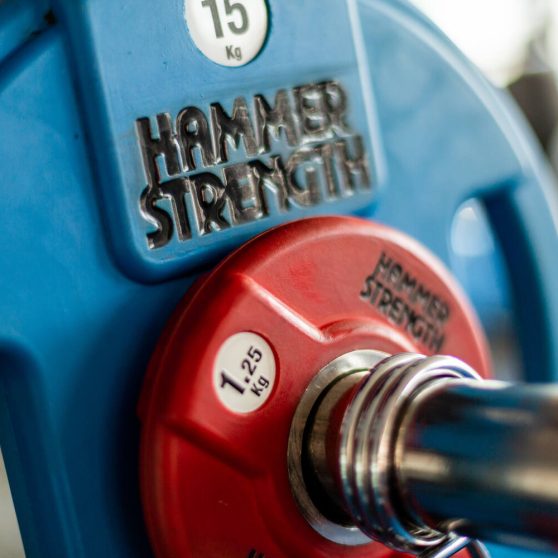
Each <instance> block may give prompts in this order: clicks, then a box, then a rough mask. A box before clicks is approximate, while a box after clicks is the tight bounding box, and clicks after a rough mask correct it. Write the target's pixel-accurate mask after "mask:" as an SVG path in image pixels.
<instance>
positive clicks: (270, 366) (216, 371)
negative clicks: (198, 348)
mask: <svg viewBox="0 0 558 558" xmlns="http://www.w3.org/2000/svg"><path fill="white" fill-rule="evenodd" d="M274 384H275V355H274V354H273V351H272V350H271V347H270V346H269V344H268V343H267V341H266V340H265V339H264V338H263V337H260V336H259V335H256V334H255V333H248V332H244V333H237V334H235V335H233V336H232V337H229V338H228V339H227V340H226V341H225V342H224V343H223V344H222V345H221V348H220V349H219V352H218V353H217V358H216V359H215V364H214V365H213V387H214V388H215V392H216V393H217V396H218V397H219V400H220V401H221V403H223V405H224V406H225V407H227V409H230V410H231V411H234V412H235V413H251V412H252V411H255V410H256V409H259V408H260V407H261V406H262V405H263V404H264V403H265V402H266V401H267V399H268V397H269V396H270V395H271V392H272V391H273V385H274Z"/></svg>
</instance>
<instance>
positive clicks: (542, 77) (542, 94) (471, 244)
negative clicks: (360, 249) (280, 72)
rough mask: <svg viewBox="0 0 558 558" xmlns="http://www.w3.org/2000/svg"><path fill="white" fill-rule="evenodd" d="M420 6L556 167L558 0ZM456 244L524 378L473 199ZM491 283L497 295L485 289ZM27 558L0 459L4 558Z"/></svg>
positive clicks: (494, 338) (506, 358)
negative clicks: (514, 109) (502, 91)
mask: <svg viewBox="0 0 558 558" xmlns="http://www.w3.org/2000/svg"><path fill="white" fill-rule="evenodd" d="M0 1H1V0H0ZM338 1H341V0H338ZM414 3H415V4H416V5H417V6H418V7H419V8H420V9H422V10H423V11H424V12H426V13H427V14H428V15H429V16H430V17H431V18H432V19H433V20H434V22H435V23H437V24H438V26H439V27H441V28H442V29H443V31H444V32H445V33H446V34H447V35H448V36H449V37H450V38H451V39H452V40H453V41H454V42H455V43H456V44H457V45H458V46H459V47H460V49H461V50H462V51H464V52H465V54H466V55H467V56H468V57H469V58H470V59H471V60H472V61H473V62H474V63H475V64H476V65H477V66H478V67H479V68H480V69H481V70H482V71H483V72H484V74H485V75H486V76H487V77H488V79H489V80H490V81H492V82H493V83H494V84H495V85H496V86H498V87H501V88H507V89H509V91H510V93H511V94H512V95H513V96H514V97H515V99H516V101H517V102H518V103H519V105H520V106H521V108H522V110H523V111H524V113H525V115H526V116H527V118H528V120H529V122H530V123H531V126H532V127H533V129H534V131H535V133H536V135H537V137H538V139H539V141H540V142H541V144H542V146H543V147H544V149H545V151H546V152H547V154H548V157H549V160H550V161H551V163H552V164H553V166H554V168H555V169H558V131H557V130H558V126H557V123H558V89H557V86H556V83H557V82H556V76H557V75H558V1H557V0H414ZM452 243H453V247H454V249H455V251H456V252H457V253H458V254H460V255H461V256H462V262H461V268H462V269H461V272H460V273H458V275H459V279H460V280H461V281H462V282H463V283H465V287H466V289H467V290H468V291H469V292H478V293H479V297H481V298H480V299H479V300H476V301H475V303H476V306H477V308H483V307H488V305H491V304H492V305H500V306H501V307H502V308H503V309H504V310H503V312H502V316H501V319H500V323H498V324H485V327H486V328H487V330H488V333H489V336H490V337H491V345H492V348H493V352H494V359H495V362H496V363H497V364H496V366H497V368H498V369H500V370H506V371H507V376H508V377H511V378H514V377H518V376H519V375H520V373H519V371H518V358H517V355H515V354H514V353H513V349H512V347H513V331H512V330H511V329H510V327H508V326H507V325H506V324H507V319H508V318H509V316H508V315H507V314H506V312H505V309H506V307H507V303H506V300H505V297H506V293H505V289H503V288H502V285H503V284H504V282H505V279H504V278H502V276H501V275H499V273H500V272H499V270H498V268H497V267H494V266H493V265H492V263H487V262H493V260H494V253H495V251H497V247H496V246H495V244H494V240H493V238H492V235H491V233H490V226H489V224H488V223H487V222H486V220H485V217H484V214H483V210H482V207H480V206H479V205H477V204H475V203H474V202H471V203H469V204H467V205H466V206H464V207H463V208H462V210H461V211H460V213H459V215H458V216H457V218H456V221H455V226H454V234H453V236H452ZM457 267H458V268H459V265H458V266H457ZM479 281H480V282H481V283H482V288H480V287H479V288H477V285H476V283H475V282H479ZM491 281H492V284H493V285H492V290H491V289H490V288H487V285H488V284H489V283H490V282H491ZM483 296H484V297H485V298H484V299H483V298H482V297H483ZM473 298H474V297H473ZM496 314H497V313H496ZM496 314H495V313H494V312H491V315H496ZM491 332H492V333H491ZM494 332H497V333H494ZM502 332H503V333H502ZM23 556H24V553H23V549H22V544H21V539H20V537H19V530H18V528H17V520H16V517H15V513H14V510H13V505H12V501H11V497H10V490H9V485H8V481H7V478H6V474H5V470H4V463H3V460H2V458H1V454H0V558H22V557H23Z"/></svg>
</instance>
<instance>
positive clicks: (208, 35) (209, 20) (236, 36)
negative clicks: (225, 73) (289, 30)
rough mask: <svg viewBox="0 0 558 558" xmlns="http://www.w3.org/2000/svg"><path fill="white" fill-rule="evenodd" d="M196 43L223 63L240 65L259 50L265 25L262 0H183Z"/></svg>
mask: <svg viewBox="0 0 558 558" xmlns="http://www.w3.org/2000/svg"><path fill="white" fill-rule="evenodd" d="M185 17H186V23H187V24H188V29H189V30H190V35H191V36H192V39H193V40H194V43H195V44H196V46H197V47H198V48H199V49H200V50H201V51H202V52H203V54H205V55H206V56H207V57H208V58H209V59H210V60H212V61H213V62H216V63H217V64H221V65H223V66H243V65H244V64H248V62H250V61H251V60H253V59H254V58H255V57H256V55H257V54H258V53H259V52H260V50H261V48H262V46H263V44H264V42H265V38H266V36H267V28H268V21H269V17H268V13H267V5H266V2H265V0H186V8H185Z"/></svg>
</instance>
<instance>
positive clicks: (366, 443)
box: [340, 354, 480, 554]
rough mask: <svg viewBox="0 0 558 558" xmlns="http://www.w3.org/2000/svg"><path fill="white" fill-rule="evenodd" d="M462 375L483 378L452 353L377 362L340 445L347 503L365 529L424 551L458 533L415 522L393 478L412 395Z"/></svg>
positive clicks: (406, 549)
mask: <svg viewBox="0 0 558 558" xmlns="http://www.w3.org/2000/svg"><path fill="white" fill-rule="evenodd" d="M458 379H475V380H477V379H480V378H479V376H478V375H477V374H476V373H475V372H474V371H473V370H472V369H471V368H469V367H468V366H466V365H464V364H463V363H462V362H460V361H458V360H457V359H454V358H452V357H438V356H437V357H430V358H426V357H424V356H422V355H417V354H400V355H396V356H393V357H389V358H387V359H385V360H384V361H382V362H381V363H379V364H378V365H377V366H375V367H374V368H373V369H372V370H371V371H370V375H369V377H368V378H366V379H365V380H364V381H363V382H362V384H361V385H360V387H359V389H358V392H357V394H356V396H355V397H354V399H353V401H352V402H351V403H350V404H349V406H348V411H347V413H346V415H345V417H344V421H343V425H342V436H341V448H340V473H341V479H342V488H343V492H344V497H345V501H346V504H347V508H348V510H349V511H350V513H351V515H352V517H353V519H354V520H355V521H356V523H357V525H358V526H359V528H360V529H361V530H362V531H363V532H364V533H366V534H367V535H368V536H369V537H371V538H373V539H375V540H378V541H381V542H382V543H383V544H386V545H387V546H389V547H391V548H393V549H395V550H398V551H402V552H411V553H413V554H419V553H422V552H424V551H427V550H433V549H436V548H439V549H441V548H442V547H444V546H446V544H447V543H448V541H449V540H450V538H451V539H452V542H453V539H454V538H455V537H451V535H448V534H447V533H442V532H439V531H436V530H434V529H432V528H431V527H429V526H427V525H424V524H421V525H418V524H414V523H412V522H410V521H409V519H408V517H407V516H406V515H405V514H404V513H403V512H402V510H400V509H399V508H398V507H397V504H396V503H395V502H394V494H393V491H394V483H393V482H392V481H393V471H394V453H395V444H396V440H397V432H398V427H399V424H400V423H401V420H402V418H403V416H404V414H405V409H406V407H407V406H408V404H409V401H410V400H411V399H412V398H413V397H414V396H415V395H416V394H418V393H419V392H421V391H422V389H424V388H425V387H426V386H431V385H433V383H436V384H438V383H439V382H442V381H455V380H458ZM463 540H466V541H468V539H463ZM467 544H468V543H467Z"/></svg>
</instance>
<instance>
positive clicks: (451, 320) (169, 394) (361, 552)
mask: <svg viewBox="0 0 558 558" xmlns="http://www.w3.org/2000/svg"><path fill="white" fill-rule="evenodd" d="M363 349H374V350H377V351H383V352H386V353H390V354H392V353H397V352H402V351H412V352H420V353H424V354H428V355H430V354H434V353H445V354H451V355H454V356H456V357H458V358H461V359H462V360H464V361H466V362H467V363H468V364H470V365H471V366H473V367H474V368H475V369H476V370H477V371H479V373H481V374H482V375H484V376H488V375H489V372H490V365H489V358H488V355H487V347H486V343H485V341H484V337H483V334H482V332H481V330H480V327H479V325H478V322H477V319H476V317H475V316H474V314H473V312H472V310H471V308H470V306H469V304H468V302H467V301H466V300H465V298H464V295H463V294H462V292H461V290H460V289H459V287H458V286H457V285H456V284H455V283H454V281H453V280H452V279H451V277H450V276H449V274H448V272H447V271H446V270H445V269H444V268H443V266H442V265H441V264H440V263H439V262H438V260H436V259H435V258H434V257H433V256H432V255H431V254H430V253H429V252H428V251H426V249H424V248H423V247H421V246H420V245H418V244H417V243H416V242H415V241H413V240H411V239H410V238H408V237H407V236H406V235H403V234H402V233H399V232H396V231H395V230H392V229H390V228H387V227H385V226H381V225H378V224H374V223H370V222H366V221H361V220H357V219H352V218H340V217H330V218H317V219H309V220H305V221H298V222H294V223H292V224H288V225H285V226H282V227H279V228H277V229H274V230H272V231H270V232H267V233H264V234H263V235H261V236H260V237H258V238H256V239H255V240H253V241H251V242H249V243H248V244H246V245H245V246H244V247H242V248H241V249H239V250H238V251H237V252H236V253H234V254H233V255H232V256H230V257H229V258H228V259H226V260H225V261H224V262H223V263H222V264H221V265H220V266H219V267H218V268H216V269H215V270H214V271H213V272H212V273H211V274H210V275H209V276H207V277H206V278H205V279H203V280H202V281H201V282H200V283H198V285H197V287H196V289H195V291H194V292H193V293H192V294H190V296H189V297H188V299H187V301H186V302H185V303H184V304H183V306H182V307H181V308H180V309H179V310H178V311H177V313H176V314H175V316H174V318H173V319H172V321H171V323H170V325H169V326H168V328H167V330H166V332H165V334H164V335H163V338H162V339H161V341H160V344H159V349H158V351H157V354H156V355H155V357H154V359H153V362H152V365H151V371H150V375H149V379H148V381H147V383H146V388H145V389H146V391H145V392H144V397H143V400H142V405H141V414H142V420H143V423H144V427H143V433H142V449H141V476H142V489H143V501H144V509H145V513H146V518H147V524H148V527H149V531H150V534H151V538H152V541H153V545H154V548H155V550H156V553H157V555H158V556H159V557H160V558H162V557H169V558H170V557H176V556H180V557H185V558H186V557H200V556H203V557H204V558H223V557H224V556H226V557H231V558H233V557H238V558H248V557H250V558H254V557H259V556H265V557H268V556H270V557H273V558H280V557H284V558H287V557H288V558H291V557H293V556H305V557H306V556H312V557H324V558H325V557H331V556H336V557H347V558H349V557H351V558H353V557H354V558H364V557H366V558H370V557H371V556H372V557H374V558H381V557H382V556H387V555H388V554H390V553H391V551H389V550H388V549H386V548H385V547H383V546H382V545H381V544H378V543H368V544H364V545H360V546H343V545H339V544H337V543H333V542H331V541H329V540H327V539H325V538H323V537H322V536H320V535H319V534H318V533H316V532H315V531H314V530H313V529H312V528H311V527H310V526H309V525H308V524H307V523H306V521H305V519H304V518H303V516H302V514H301V513H300V512H299V510H298V508H297V504H296V503H295V499H294V498H293V496H292V494H291V489H290V484H289V477H288V473H287V446H288V437H289V430H290V425H291V421H292V418H293V415H294V413H295V410H296V407H297V405H298V403H299V401H300V399H301V397H302V395H303V394H304V392H305V390H306V388H307V386H308V385H309V383H310V382H311V380H312V379H313V378H314V377H315V375H316V374H317V373H318V371H320V370H321V369H322V368H324V366H326V365H327V364H328V363H329V362H331V361H333V360H334V359H335V358H337V357H339V356H340V355H343V354H346V353H349V352H351V351H356V350H363Z"/></svg>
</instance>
